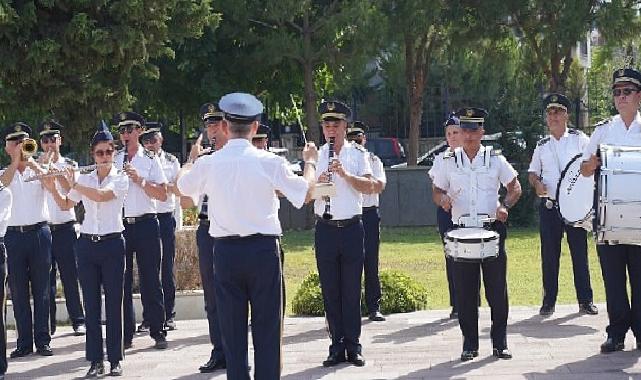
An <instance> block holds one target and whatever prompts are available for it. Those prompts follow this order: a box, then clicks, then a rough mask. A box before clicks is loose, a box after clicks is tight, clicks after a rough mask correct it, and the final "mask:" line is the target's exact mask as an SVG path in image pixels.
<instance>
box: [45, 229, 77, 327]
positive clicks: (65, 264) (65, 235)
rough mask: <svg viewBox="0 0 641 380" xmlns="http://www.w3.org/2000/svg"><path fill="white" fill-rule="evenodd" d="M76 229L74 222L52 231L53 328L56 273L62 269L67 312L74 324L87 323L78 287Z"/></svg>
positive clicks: (51, 314)
mask: <svg viewBox="0 0 641 380" xmlns="http://www.w3.org/2000/svg"><path fill="white" fill-rule="evenodd" d="M76 239H77V237H76V230H75V229H74V226H73V224H68V225H65V226H63V227H62V228H61V229H56V230H55V231H51V274H50V284H51V293H50V295H49V297H50V299H51V303H50V305H51V308H50V311H49V316H50V317H51V330H52V331H53V330H54V329H55V327H56V293H57V286H56V285H57V283H56V273H57V272H58V270H59V271H60V281H61V282H62V287H63V290H64V293H65V304H66V306H67V313H68V314H69V319H70V320H71V323H72V324H73V326H78V325H82V324H84V323H85V314H84V312H83V311H82V304H81V303H80V290H79V288H78V264H77V262H76V252H75V250H74V245H75V244H76Z"/></svg>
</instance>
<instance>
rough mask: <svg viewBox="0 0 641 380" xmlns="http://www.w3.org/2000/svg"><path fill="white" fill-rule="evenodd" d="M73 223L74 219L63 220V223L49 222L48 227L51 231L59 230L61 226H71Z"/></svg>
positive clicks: (74, 222)
mask: <svg viewBox="0 0 641 380" xmlns="http://www.w3.org/2000/svg"><path fill="white" fill-rule="evenodd" d="M74 224H76V221H75V220H70V221H68V222H64V223H58V224H50V225H49V228H50V229H51V232H53V231H58V230H61V229H63V228H67V227H69V226H73V225H74Z"/></svg>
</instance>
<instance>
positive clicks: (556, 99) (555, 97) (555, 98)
mask: <svg viewBox="0 0 641 380" xmlns="http://www.w3.org/2000/svg"><path fill="white" fill-rule="evenodd" d="M550 100H551V101H553V102H556V101H558V100H559V98H558V97H557V96H556V95H553V96H552V98H550Z"/></svg>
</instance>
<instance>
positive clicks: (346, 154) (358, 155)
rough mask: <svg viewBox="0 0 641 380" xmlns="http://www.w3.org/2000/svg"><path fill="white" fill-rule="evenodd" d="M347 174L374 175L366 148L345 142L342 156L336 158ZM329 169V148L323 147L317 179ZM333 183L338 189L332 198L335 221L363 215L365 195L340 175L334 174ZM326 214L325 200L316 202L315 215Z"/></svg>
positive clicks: (326, 145) (319, 154)
mask: <svg viewBox="0 0 641 380" xmlns="http://www.w3.org/2000/svg"><path fill="white" fill-rule="evenodd" d="M336 158H337V159H338V160H339V161H340V162H341V164H342V165H343V168H344V169H345V171H346V172H348V173H349V174H351V175H356V176H364V175H368V174H369V175H371V174H372V167H371V165H370V163H369V160H368V159H367V151H366V150H365V148H363V147H361V146H360V145H359V146H355V145H353V144H350V143H349V142H347V140H345V141H343V147H342V148H341V152H340V154H339V155H338V156H337V157H336ZM328 167H329V146H328V144H325V145H323V146H322V147H321V148H320V151H319V152H318V165H317V166H316V179H318V177H320V175H321V174H323V172H325V171H327V168H328ZM332 182H334V186H335V187H336V195H335V196H333V197H331V198H330V207H331V210H332V215H333V216H334V218H333V219H334V220H344V219H351V218H353V217H354V216H356V215H361V214H362V213H363V194H361V193H360V192H359V191H358V190H356V189H354V188H353V187H352V185H350V184H349V183H347V181H346V180H344V179H343V178H342V177H341V176H339V175H338V174H335V173H333V174H332ZM324 212H325V200H323V199H316V200H315V201H314V213H315V214H316V215H317V216H319V217H322V216H323V213H324Z"/></svg>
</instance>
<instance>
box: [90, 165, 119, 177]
mask: <svg viewBox="0 0 641 380" xmlns="http://www.w3.org/2000/svg"><path fill="white" fill-rule="evenodd" d="M116 174H118V169H116V166H115V165H114V164H111V169H109V174H107V177H111V176H112V175H116ZM90 175H91V176H92V177H93V178H95V179H96V180H98V169H97V168H96V169H94V170H93V171H92V172H91V173H90Z"/></svg>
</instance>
